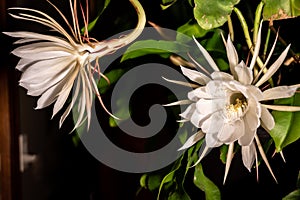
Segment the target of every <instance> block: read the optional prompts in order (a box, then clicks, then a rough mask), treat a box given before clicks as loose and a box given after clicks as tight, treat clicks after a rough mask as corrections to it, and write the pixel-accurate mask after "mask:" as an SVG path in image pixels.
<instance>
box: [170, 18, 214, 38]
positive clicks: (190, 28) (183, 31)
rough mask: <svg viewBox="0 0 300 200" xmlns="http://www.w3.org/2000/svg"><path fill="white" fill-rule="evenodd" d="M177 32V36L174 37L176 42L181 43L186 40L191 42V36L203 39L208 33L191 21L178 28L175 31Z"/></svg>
mask: <svg viewBox="0 0 300 200" xmlns="http://www.w3.org/2000/svg"><path fill="white" fill-rule="evenodd" d="M177 32H178V34H177V36H176V40H177V41H182V42H183V41H185V40H187V38H188V39H189V40H191V39H192V36H194V37H196V38H201V37H204V36H205V35H206V34H207V33H208V32H209V31H208V30H204V29H203V28H201V27H200V26H199V24H198V23H196V22H195V20H193V19H191V20H189V21H188V22H187V23H185V24H183V25H182V26H180V27H179V28H178V29H177ZM186 36H190V37H186ZM187 42H188V41H187Z"/></svg>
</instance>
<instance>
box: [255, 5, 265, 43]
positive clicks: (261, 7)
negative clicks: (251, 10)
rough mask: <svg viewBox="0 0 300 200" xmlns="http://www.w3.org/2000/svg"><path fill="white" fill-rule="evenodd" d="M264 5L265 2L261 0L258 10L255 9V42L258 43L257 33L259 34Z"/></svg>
mask: <svg viewBox="0 0 300 200" xmlns="http://www.w3.org/2000/svg"><path fill="white" fill-rule="evenodd" d="M263 7H264V2H263V1H261V2H260V3H259V4H258V6H257V8H256V11H255V18H254V27H253V43H254V44H256V41H257V34H258V29H259V24H260V18H261V13H262V9H263Z"/></svg>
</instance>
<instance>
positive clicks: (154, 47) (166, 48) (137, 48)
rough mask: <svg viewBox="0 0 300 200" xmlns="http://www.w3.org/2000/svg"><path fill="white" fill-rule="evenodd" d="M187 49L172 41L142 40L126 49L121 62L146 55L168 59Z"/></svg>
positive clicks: (185, 46)
mask: <svg viewBox="0 0 300 200" xmlns="http://www.w3.org/2000/svg"><path fill="white" fill-rule="evenodd" d="M188 49H189V47H188V46H187V45H184V44H181V43H178V42H174V41H164V40H142V41H137V42H135V43H133V44H132V45H131V46H129V47H128V49H127V50H126V52H125V53H124V55H123V57H122V59H121V62H123V61H125V60H128V59H132V58H137V57H140V56H144V55H147V54H158V55H160V56H163V57H168V56H169V55H170V54H171V53H180V52H187V51H188ZM166 55H167V56H166Z"/></svg>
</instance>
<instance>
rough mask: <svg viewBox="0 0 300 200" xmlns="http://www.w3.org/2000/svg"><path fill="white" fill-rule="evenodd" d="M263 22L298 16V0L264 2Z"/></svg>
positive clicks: (270, 0)
mask: <svg viewBox="0 0 300 200" xmlns="http://www.w3.org/2000/svg"><path fill="white" fill-rule="evenodd" d="M264 2H265V6H264V9H263V18H264V20H281V19H288V18H292V17H298V16H300V1H299V0H277V1H273V0H264Z"/></svg>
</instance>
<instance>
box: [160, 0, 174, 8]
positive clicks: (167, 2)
mask: <svg viewBox="0 0 300 200" xmlns="http://www.w3.org/2000/svg"><path fill="white" fill-rule="evenodd" d="M176 1H177V0H162V3H161V4H160V7H161V9H162V10H166V9H168V8H169V7H170V6H172V5H173V4H174V3H176Z"/></svg>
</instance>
